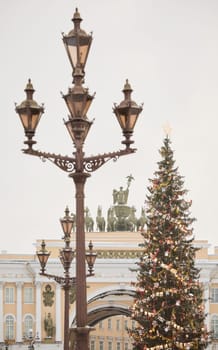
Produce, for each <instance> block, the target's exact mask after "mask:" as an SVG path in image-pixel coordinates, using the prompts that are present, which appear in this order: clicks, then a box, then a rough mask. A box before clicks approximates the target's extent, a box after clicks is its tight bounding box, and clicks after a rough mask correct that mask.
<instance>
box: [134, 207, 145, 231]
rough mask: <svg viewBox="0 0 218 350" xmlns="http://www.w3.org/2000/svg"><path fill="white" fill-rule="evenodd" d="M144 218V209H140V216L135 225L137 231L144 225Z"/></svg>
mask: <svg viewBox="0 0 218 350" xmlns="http://www.w3.org/2000/svg"><path fill="white" fill-rule="evenodd" d="M146 221H147V220H146V216H145V209H144V208H142V210H141V216H140V218H139V219H138V220H137V224H136V227H137V231H139V230H142V229H143V228H144V226H145V224H146Z"/></svg>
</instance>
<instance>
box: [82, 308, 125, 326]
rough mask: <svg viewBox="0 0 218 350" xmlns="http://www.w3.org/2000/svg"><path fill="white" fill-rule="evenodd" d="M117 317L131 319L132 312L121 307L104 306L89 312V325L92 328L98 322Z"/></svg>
mask: <svg viewBox="0 0 218 350" xmlns="http://www.w3.org/2000/svg"><path fill="white" fill-rule="evenodd" d="M117 315H124V316H127V317H130V316H131V312H130V310H129V309H128V308H125V307H123V306H121V305H104V306H100V307H98V308H95V309H93V310H90V311H89V313H88V320H87V321H88V322H87V323H88V325H89V326H90V327H93V326H95V325H96V324H97V323H98V322H100V321H103V320H104V319H106V318H108V317H113V316H117Z"/></svg>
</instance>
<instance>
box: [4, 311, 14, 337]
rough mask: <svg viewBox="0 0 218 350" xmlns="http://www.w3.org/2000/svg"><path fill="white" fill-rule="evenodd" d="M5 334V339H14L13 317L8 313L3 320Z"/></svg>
mask: <svg viewBox="0 0 218 350" xmlns="http://www.w3.org/2000/svg"><path fill="white" fill-rule="evenodd" d="M5 327H6V329H5V335H6V339H14V318H13V316H11V315H9V316H7V317H6V320H5Z"/></svg>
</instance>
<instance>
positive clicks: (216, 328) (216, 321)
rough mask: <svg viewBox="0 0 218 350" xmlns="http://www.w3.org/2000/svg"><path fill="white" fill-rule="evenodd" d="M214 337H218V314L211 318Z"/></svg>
mask: <svg viewBox="0 0 218 350" xmlns="http://www.w3.org/2000/svg"><path fill="white" fill-rule="evenodd" d="M211 331H212V337H214V338H218V316H213V318H212V320H211Z"/></svg>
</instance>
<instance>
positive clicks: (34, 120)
mask: <svg viewBox="0 0 218 350" xmlns="http://www.w3.org/2000/svg"><path fill="white" fill-rule="evenodd" d="M40 118H41V113H36V114H32V120H31V129H32V130H35V129H36V127H37V125H38V122H39V120H40Z"/></svg>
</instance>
